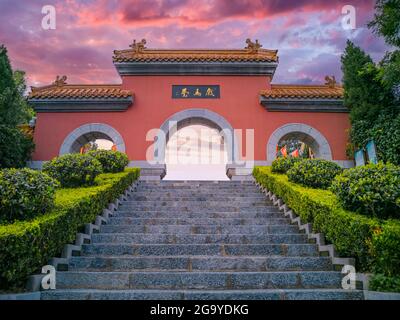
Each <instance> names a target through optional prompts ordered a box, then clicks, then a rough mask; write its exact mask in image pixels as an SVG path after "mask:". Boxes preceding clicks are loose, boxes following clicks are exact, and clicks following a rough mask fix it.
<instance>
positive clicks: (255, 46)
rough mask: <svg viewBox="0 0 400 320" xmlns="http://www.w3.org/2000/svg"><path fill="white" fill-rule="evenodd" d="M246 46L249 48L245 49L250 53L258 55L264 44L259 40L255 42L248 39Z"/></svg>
mask: <svg viewBox="0 0 400 320" xmlns="http://www.w3.org/2000/svg"><path fill="white" fill-rule="evenodd" d="M246 44H247V46H246V47H245V49H246V50H248V51H249V52H250V53H257V52H258V50H259V49H260V48H261V47H262V44H260V43H259V42H258V39H256V42H253V41H251V39H250V38H247V39H246Z"/></svg>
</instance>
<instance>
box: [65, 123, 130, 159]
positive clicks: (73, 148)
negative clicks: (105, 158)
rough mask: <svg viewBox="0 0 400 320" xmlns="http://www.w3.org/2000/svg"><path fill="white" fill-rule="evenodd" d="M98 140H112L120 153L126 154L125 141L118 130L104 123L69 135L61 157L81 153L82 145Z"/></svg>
mask: <svg viewBox="0 0 400 320" xmlns="http://www.w3.org/2000/svg"><path fill="white" fill-rule="evenodd" d="M96 139H106V140H110V141H112V142H113V143H114V145H115V146H116V148H117V150H118V151H121V152H125V143H124V140H123V139H122V136H121V135H120V134H119V132H118V131H117V130H115V129H114V128H113V127H111V126H110V125H108V124H104V123H88V124H84V125H82V126H80V127H78V128H76V129H75V130H73V131H72V132H71V133H70V134H68V135H67V137H66V138H65V139H64V142H63V143H62V145H61V148H60V155H63V154H66V153H75V152H79V149H80V147H81V146H82V145H84V144H86V143H87V142H89V141H93V140H96Z"/></svg>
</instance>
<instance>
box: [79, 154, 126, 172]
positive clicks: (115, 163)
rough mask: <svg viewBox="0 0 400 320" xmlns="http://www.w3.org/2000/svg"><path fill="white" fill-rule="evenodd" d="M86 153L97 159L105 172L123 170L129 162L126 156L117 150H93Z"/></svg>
mask: <svg viewBox="0 0 400 320" xmlns="http://www.w3.org/2000/svg"><path fill="white" fill-rule="evenodd" d="M87 154H89V155H91V156H92V157H94V158H95V159H97V160H98V161H99V162H100V163H101V165H102V167H103V172H106V173H107V172H114V173H116V172H121V171H124V169H125V167H126V166H127V165H128V163H129V159H128V156H127V155H126V154H125V153H123V152H119V151H111V150H93V151H89V152H88V153H87Z"/></svg>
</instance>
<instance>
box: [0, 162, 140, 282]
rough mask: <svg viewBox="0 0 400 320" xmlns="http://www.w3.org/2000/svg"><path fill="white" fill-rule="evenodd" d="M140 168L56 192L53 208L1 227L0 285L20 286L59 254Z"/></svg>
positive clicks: (118, 194) (136, 176)
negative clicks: (43, 213) (24, 220)
mask: <svg viewBox="0 0 400 320" xmlns="http://www.w3.org/2000/svg"><path fill="white" fill-rule="evenodd" d="M138 176H139V169H126V170H125V171H124V172H121V173H114V174H101V175H99V176H98V177H97V178H96V186H93V187H86V188H74V189H59V190H57V191H56V200H55V208H54V209H53V210H52V211H51V212H49V213H48V214H45V215H42V216H40V217H37V218H35V219H34V220H32V221H29V222H27V221H26V222H16V223H13V224H9V225H5V226H0V287H1V288H7V287H10V286H19V287H21V286H23V285H24V282H25V281H26V278H27V276H29V275H30V274H32V273H34V272H37V271H39V270H40V268H41V267H42V266H43V265H45V264H47V261H48V259H50V258H52V257H54V256H57V255H58V254H60V253H61V251H62V249H63V246H64V245H65V244H67V243H70V242H72V241H74V239H75V235H76V232H78V231H79V229H80V228H82V227H83V226H84V224H85V223H90V222H93V221H94V219H95V218H96V216H97V215H98V214H101V212H102V210H103V209H104V208H105V207H106V206H107V205H108V203H109V202H112V201H114V200H115V199H116V198H117V197H119V196H120V194H121V193H123V192H124V191H125V190H126V188H127V187H128V186H129V185H131V184H132V183H133V182H134V181H135V180H136V179H137V178H138Z"/></svg>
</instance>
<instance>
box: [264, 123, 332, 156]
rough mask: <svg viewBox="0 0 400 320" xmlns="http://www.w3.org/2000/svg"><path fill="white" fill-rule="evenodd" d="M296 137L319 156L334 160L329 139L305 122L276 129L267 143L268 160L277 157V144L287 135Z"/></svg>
mask: <svg viewBox="0 0 400 320" xmlns="http://www.w3.org/2000/svg"><path fill="white" fill-rule="evenodd" d="M290 136H293V137H296V138H297V139H299V140H301V141H303V142H305V143H306V144H308V145H309V146H310V147H311V149H312V150H313V151H314V153H315V156H316V157H317V158H321V159H326V160H332V151H331V147H330V145H329V142H328V140H327V139H326V138H325V137H324V135H323V134H322V133H321V132H319V131H318V130H317V129H315V128H313V127H311V126H309V125H307V124H304V123H288V124H285V125H283V126H281V127H279V128H278V129H276V130H275V131H274V132H273V133H272V134H271V136H270V138H269V140H268V144H267V161H268V162H269V163H270V162H272V161H273V160H275V158H276V146H277V145H278V143H279V141H281V140H282V139H283V138H285V137H290Z"/></svg>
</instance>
